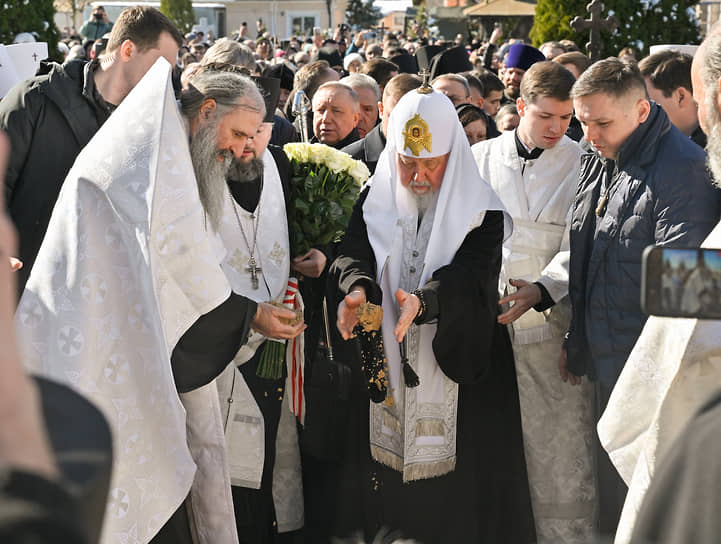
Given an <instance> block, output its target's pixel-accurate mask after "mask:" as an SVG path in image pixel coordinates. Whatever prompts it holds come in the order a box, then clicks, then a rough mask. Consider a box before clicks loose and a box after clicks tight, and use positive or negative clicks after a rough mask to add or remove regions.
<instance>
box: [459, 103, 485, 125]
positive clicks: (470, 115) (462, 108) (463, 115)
mask: <svg viewBox="0 0 721 544" xmlns="http://www.w3.org/2000/svg"><path fill="white" fill-rule="evenodd" d="M456 113H457V114H458V120H459V121H460V122H461V125H462V126H463V127H465V126H466V125H468V124H470V123H472V122H473V121H483V122H484V123H485V124H486V128H488V116H487V115H486V114H485V112H484V111H483V110H482V109H481V108H479V107H478V106H474V105H473V104H458V106H456Z"/></svg>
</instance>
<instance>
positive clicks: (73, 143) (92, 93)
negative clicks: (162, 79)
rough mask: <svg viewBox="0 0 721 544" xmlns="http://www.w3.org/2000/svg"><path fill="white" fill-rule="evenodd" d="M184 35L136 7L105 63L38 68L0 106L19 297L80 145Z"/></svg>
mask: <svg viewBox="0 0 721 544" xmlns="http://www.w3.org/2000/svg"><path fill="white" fill-rule="evenodd" d="M182 43H183V36H182V35H181V34H180V32H179V31H178V29H177V28H176V27H175V25H174V24H173V23H172V22H170V20H169V19H168V18H167V17H166V16H165V15H163V14H162V13H160V12H159V11H158V10H156V9H153V8H149V7H139V6H136V7H132V8H128V9H127V10H125V11H124V12H123V13H122V14H121V15H120V17H118V20H117V21H116V23H115V25H114V27H113V30H112V33H111V35H110V39H109V41H108V47H107V52H106V54H105V55H104V56H103V58H102V60H94V61H92V62H90V63H87V64H83V63H82V62H71V63H69V64H68V65H66V66H62V65H60V64H55V63H50V64H43V65H42V66H41V69H40V70H41V72H42V75H38V76H36V77H34V78H31V79H28V80H26V81H24V82H22V83H20V84H18V85H17V86H15V87H14V88H13V89H12V90H11V91H10V92H9V93H8V95H7V96H6V97H5V98H4V99H3V100H2V102H0V129H2V130H4V131H5V132H7V134H8V136H9V137H10V145H11V148H12V153H11V155H10V162H9V164H8V168H7V173H6V177H5V186H4V192H5V202H6V206H7V209H8V211H9V213H10V217H11V219H12V220H13V222H14V223H15V226H16V228H17V230H18V234H19V236H20V240H19V241H20V243H19V252H18V255H17V256H18V258H19V259H20V260H21V261H22V262H23V268H22V269H21V270H20V271H19V273H18V292H19V293H22V290H23V289H24V287H25V283H26V282H27V279H28V277H29V276H30V272H31V270H32V267H33V263H34V262H35V257H36V255H37V253H38V250H39V249H40V244H41V243H42V240H43V238H44V236H45V231H46V230H47V227H48V222H49V221H50V215H51V214H52V211H53V207H54V206H55V201H56V200H57V198H58V194H59V193H60V188H61V187H62V184H63V181H64V180H65V176H66V175H67V173H68V171H69V170H70V167H71V166H72V165H73V162H75V158H76V157H77V156H78V154H79V153H80V151H81V150H82V148H83V147H84V146H85V145H86V144H87V143H88V142H89V141H90V139H91V138H92V137H93V135H94V134H95V133H96V132H97V130H98V129H99V128H100V126H102V124H103V123H104V122H105V120H106V119H107V118H108V117H109V116H110V114H111V113H112V112H113V110H114V109H115V107H117V105H118V104H120V102H121V101H122V100H123V99H124V98H125V97H126V96H127V95H128V93H129V92H130V90H131V89H132V88H133V87H134V86H135V85H136V84H137V83H138V81H140V79H141V78H142V77H143V75H145V72H147V70H148V69H149V68H150V67H151V66H152V65H153V63H154V62H155V61H156V60H157V59H158V58H159V57H161V56H162V57H164V58H165V59H166V60H167V61H168V62H170V63H171V65H174V64H175V60H176V54H177V50H178V47H180V45H181V44H182Z"/></svg>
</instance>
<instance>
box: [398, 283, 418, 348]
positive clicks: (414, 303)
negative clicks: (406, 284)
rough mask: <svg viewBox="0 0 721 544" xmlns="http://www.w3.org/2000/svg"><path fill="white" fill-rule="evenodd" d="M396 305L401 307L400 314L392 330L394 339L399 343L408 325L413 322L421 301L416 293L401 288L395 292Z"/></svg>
mask: <svg viewBox="0 0 721 544" xmlns="http://www.w3.org/2000/svg"><path fill="white" fill-rule="evenodd" d="M395 295H396V300H397V301H398V306H399V307H400V309H401V315H400V316H399V317H398V323H396V328H395V329H394V330H393V334H394V335H395V337H396V340H397V341H398V342H399V343H400V342H401V341H402V340H403V337H405V335H406V333H407V332H408V329H409V327H410V326H411V325H412V324H413V320H414V319H415V318H416V316H417V315H418V311H419V310H420V309H421V301H420V300H419V299H418V297H417V296H416V295H413V294H411V293H408V292H406V291H404V290H403V289H398V290H397V291H396V292H395Z"/></svg>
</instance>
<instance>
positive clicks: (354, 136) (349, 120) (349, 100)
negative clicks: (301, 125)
mask: <svg viewBox="0 0 721 544" xmlns="http://www.w3.org/2000/svg"><path fill="white" fill-rule="evenodd" d="M359 120H360V101H359V100H358V93H356V92H355V91H354V90H353V89H351V88H350V87H349V86H348V85H346V84H345V83H341V82H339V81H329V82H327V83H323V85H321V86H320V87H318V90H317V91H316V92H315V94H314V95H313V138H311V142H314V143H315V142H320V143H322V144H325V145H329V146H331V147H335V148H336V149H342V148H344V147H345V146H347V145H348V144H350V143H352V142H355V141H356V140H358V130H357V129H356V125H357V124H358V121H359Z"/></svg>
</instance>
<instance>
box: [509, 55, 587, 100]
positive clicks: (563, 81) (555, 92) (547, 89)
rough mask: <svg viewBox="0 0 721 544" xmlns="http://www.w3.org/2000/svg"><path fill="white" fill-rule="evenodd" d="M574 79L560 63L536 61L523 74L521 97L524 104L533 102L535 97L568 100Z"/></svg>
mask: <svg viewBox="0 0 721 544" xmlns="http://www.w3.org/2000/svg"><path fill="white" fill-rule="evenodd" d="M575 81H576V78H575V77H573V74H572V73H571V72H570V71H569V70H568V69H567V68H564V67H563V66H562V65H561V64H558V63H556V62H552V61H550V60H547V61H544V62H537V63H535V64H534V65H533V66H531V67H530V68H529V69H528V70H526V73H525V74H523V79H522V80H521V98H523V101H524V102H525V103H526V104H533V103H534V102H535V101H536V99H537V98H555V99H556V100H561V101H565V100H570V99H571V94H570V93H571V87H573V84H574V83H575Z"/></svg>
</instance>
